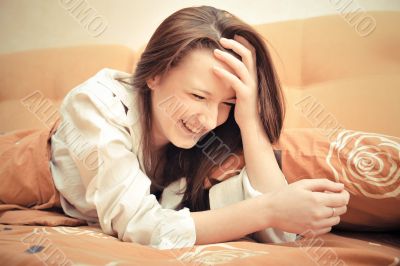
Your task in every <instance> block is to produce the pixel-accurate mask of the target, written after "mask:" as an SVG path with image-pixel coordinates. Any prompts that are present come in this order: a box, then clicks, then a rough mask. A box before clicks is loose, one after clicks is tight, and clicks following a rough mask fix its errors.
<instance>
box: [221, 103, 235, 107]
mask: <svg viewBox="0 0 400 266" xmlns="http://www.w3.org/2000/svg"><path fill="white" fill-rule="evenodd" d="M224 104H226V105H228V106H231V107H233V106H235V104H234V103H224Z"/></svg>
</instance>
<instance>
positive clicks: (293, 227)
mask: <svg viewBox="0 0 400 266" xmlns="http://www.w3.org/2000/svg"><path fill="white" fill-rule="evenodd" d="M264 196H266V197H268V202H269V203H268V204H270V206H269V208H270V209H271V210H270V213H272V218H271V227H274V228H279V229H281V230H283V231H286V232H291V233H296V234H301V235H303V236H304V237H311V236H313V237H314V236H317V235H321V234H324V233H328V232H329V231H331V229H332V226H334V225H336V224H338V223H339V222H340V215H342V214H344V213H345V212H346V211H347V204H348V203H349V198H350V194H349V193H348V192H347V191H346V190H344V185H343V184H341V183H335V182H332V181H330V180H328V179H303V180H300V181H297V182H294V183H291V184H289V185H288V186H286V187H285V188H283V189H281V190H279V191H275V192H272V193H268V194H264Z"/></svg>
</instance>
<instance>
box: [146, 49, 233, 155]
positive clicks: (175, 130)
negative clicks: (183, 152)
mask: <svg viewBox="0 0 400 266" xmlns="http://www.w3.org/2000/svg"><path fill="white" fill-rule="evenodd" d="M213 65H217V66H219V67H222V68H224V69H226V70H228V71H229V72H231V73H232V74H234V71H233V70H232V69H231V68H230V67H229V66H228V65H226V64H225V63H223V62H221V61H219V60H218V59H217V58H215V56H214V55H213V53H212V50H209V49H195V50H193V51H191V52H190V53H189V54H188V55H187V56H185V58H184V59H183V60H182V61H181V62H180V64H178V66H177V67H174V68H173V69H171V70H170V71H169V72H168V73H166V74H165V75H163V76H160V75H159V76H156V77H154V78H151V79H148V80H147V84H148V86H149V88H150V89H151V90H152V111H153V129H152V134H153V137H154V141H155V143H154V144H155V146H156V147H162V146H163V145H165V144H167V143H169V142H171V143H172V144H174V145H175V146H177V147H180V148H185V149H189V148H192V147H193V146H194V145H195V144H196V143H197V141H198V140H199V139H200V137H201V136H204V135H205V134H207V133H208V132H209V131H211V130H213V129H214V128H216V127H217V126H219V125H221V124H223V123H224V122H225V121H226V120H227V118H228V115H229V111H230V110H231V108H233V107H232V105H233V104H235V100H236V99H235V92H234V90H233V88H231V87H230V85H229V84H228V83H226V82H224V81H223V80H222V79H220V78H219V77H218V76H217V75H216V74H214V72H213V70H212V67H213Z"/></svg>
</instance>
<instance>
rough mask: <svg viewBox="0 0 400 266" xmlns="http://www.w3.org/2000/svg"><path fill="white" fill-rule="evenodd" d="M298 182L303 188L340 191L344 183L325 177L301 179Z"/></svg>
mask: <svg viewBox="0 0 400 266" xmlns="http://www.w3.org/2000/svg"><path fill="white" fill-rule="evenodd" d="M297 182H299V185H301V186H302V187H303V188H305V189H308V190H311V191H321V192H323V191H332V192H341V191H342V190H343V188H344V184H342V183H337V182H333V181H330V180H328V179H326V178H318V179H302V180H300V181H297Z"/></svg>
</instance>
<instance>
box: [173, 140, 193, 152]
mask: <svg viewBox="0 0 400 266" xmlns="http://www.w3.org/2000/svg"><path fill="white" fill-rule="evenodd" d="M171 142H172V144H174V145H175V146H176V147H178V148H181V149H187V150H188V149H191V148H193V147H194V146H195V145H196V143H197V142H195V141H194V140H186V141H182V140H176V141H171Z"/></svg>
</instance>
